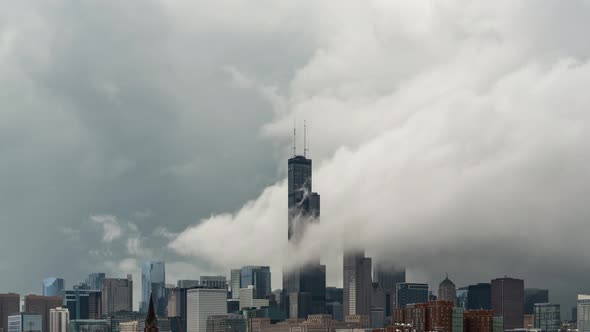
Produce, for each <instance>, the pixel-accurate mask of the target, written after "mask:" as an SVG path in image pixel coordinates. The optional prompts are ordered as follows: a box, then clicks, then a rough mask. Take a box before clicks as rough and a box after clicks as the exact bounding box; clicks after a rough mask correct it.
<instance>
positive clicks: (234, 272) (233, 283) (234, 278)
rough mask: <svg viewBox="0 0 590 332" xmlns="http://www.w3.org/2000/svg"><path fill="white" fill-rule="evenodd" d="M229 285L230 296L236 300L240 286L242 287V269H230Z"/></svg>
mask: <svg viewBox="0 0 590 332" xmlns="http://www.w3.org/2000/svg"><path fill="white" fill-rule="evenodd" d="M229 287H230V289H231V298H232V299H234V300H237V299H238V298H239V297H240V288H242V269H231V271H230V285H229Z"/></svg>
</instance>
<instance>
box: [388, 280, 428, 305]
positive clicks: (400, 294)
mask: <svg viewBox="0 0 590 332" xmlns="http://www.w3.org/2000/svg"><path fill="white" fill-rule="evenodd" d="M395 286H396V290H395V297H396V303H397V306H398V308H403V307H405V306H406V305H408V304H413V303H425V302H428V284H420V283H411V282H400V283H398V284H396V285H395Z"/></svg>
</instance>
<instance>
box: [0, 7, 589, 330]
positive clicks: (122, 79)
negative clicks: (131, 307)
mask: <svg viewBox="0 0 590 332" xmlns="http://www.w3.org/2000/svg"><path fill="white" fill-rule="evenodd" d="M0 6H1V9H0V101H1V103H2V104H1V105H2V106H1V111H0V154H1V156H2V157H1V158H0V183H1V188H2V189H1V190H0V223H1V225H2V231H1V232H0V252H1V253H2V254H1V255H0V275H1V280H2V283H0V291H3V292H7V291H16V292H20V293H23V294H24V293H39V292H40V288H41V285H40V284H41V279H42V278H43V277H47V276H61V277H64V278H65V279H66V284H67V286H68V287H71V286H72V285H74V284H75V283H77V282H79V281H80V280H82V278H83V277H84V275H86V274H88V273H90V272H96V271H104V272H107V273H108V274H109V275H111V276H124V275H125V274H126V273H133V274H134V278H135V280H136V293H135V294H136V296H135V302H138V301H139V300H140V299H139V292H137V290H138V286H139V285H140V282H139V281H140V279H139V269H140V264H141V261H143V260H147V259H163V260H166V263H167V270H168V271H167V272H168V274H167V278H168V280H169V281H170V282H171V283H174V282H175V281H176V279H178V278H198V276H199V275H200V274H206V273H207V274H209V273H215V274H218V273H221V274H228V271H229V268H231V267H239V266H241V265H247V264H265V265H271V267H272V272H273V288H278V287H279V286H280V282H279V281H280V279H281V267H282V265H283V263H284V261H285V254H286V249H287V243H286V224H287V220H286V219H287V211H286V206H287V197H286V185H285V182H284V179H285V174H286V158H288V156H289V154H290V146H291V140H292V138H291V133H292V126H293V122H294V121H296V122H297V123H298V125H299V130H300V132H301V129H302V122H303V119H306V120H307V121H308V124H309V135H308V137H309V142H310V156H311V157H312V158H313V160H314V190H315V191H318V192H319V193H320V194H321V198H322V211H321V215H322V216H321V223H320V225H319V226H318V227H315V228H314V229H312V230H311V232H310V234H311V235H310V236H307V237H306V238H305V240H304V242H303V244H302V246H301V247H300V248H296V250H298V252H300V254H301V255H300V256H301V257H307V256H308V255H309V254H310V253H312V252H317V251H319V252H321V253H322V254H323V257H322V258H323V262H324V263H325V264H327V266H328V283H329V284H331V285H339V284H341V279H342V276H341V271H342V266H341V264H342V262H341V256H340V253H341V250H342V249H343V248H344V247H350V246H354V247H363V248H366V250H367V253H368V254H370V255H371V256H373V257H375V258H376V259H378V260H382V261H383V260H386V261H390V262H393V263H397V264H403V265H406V266H408V268H409V277H410V279H411V280H412V281H418V282H429V283H431V285H432V286H433V288H436V287H437V285H438V282H440V281H441V280H442V279H443V278H444V275H445V272H448V273H449V276H450V278H451V279H452V280H454V281H455V283H456V284H457V285H458V286H464V285H467V284H469V283H474V282H484V281H489V280H490V279H492V278H495V277H501V276H504V275H510V276H514V277H519V278H523V279H525V285H526V286H527V287H544V288H549V289H550V299H551V300H552V301H554V302H557V303H561V304H562V305H563V306H564V309H567V308H568V307H570V306H571V305H573V303H574V297H575V295H576V294H577V293H578V292H590V285H588V283H587V276H588V274H589V273H590V259H589V258H588V257H590V256H588V245H587V242H588V240H587V238H588V236H590V231H589V230H588V220H589V217H590V205H589V204H588V203H587V202H586V201H587V198H588V197H589V194H590V173H589V171H588V166H587V165H588V163H589V161H590V150H589V149H588V142H590V137H589V135H590V128H589V127H590V113H589V106H590V94H589V93H588V91H587V90H588V87H589V86H590V63H589V62H588V57H589V55H590V43H588V41H587V39H588V38H587V36H586V33H587V32H588V31H590V2H588V1H576V0H572V1H544V0H537V1H532V0H531V1H519V2H515V1H494V2H490V1H479V2H475V3H474V2H471V1H452V2H451V1H421V2H418V1H389V0H387V1H386V0H373V1H367V0H362V1H361V0H357V1H353V0H351V1H337V2H336V1H274V0H261V1H245V0H212V1H189V0H186V1H184V0H174V1H170V0H159V1H158V0H148V1H141V2H137V1H115V0H113V1H98V0H83V1H79V0H69V1H68V0H51V1H37V2H28V1H10V2H4V3H3V4H1V5H0ZM299 138H300V141H299V146H300V148H301V146H302V143H301V136H299ZM300 150H301V149H300ZM568 317H569V316H568ZM568 317H564V318H568Z"/></svg>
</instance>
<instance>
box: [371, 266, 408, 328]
mask: <svg viewBox="0 0 590 332" xmlns="http://www.w3.org/2000/svg"><path fill="white" fill-rule="evenodd" d="M375 277H376V279H377V280H376V281H377V282H378V283H379V285H380V286H381V287H383V290H384V291H385V316H388V317H389V316H391V312H392V310H393V308H395V285H396V284H397V283H400V282H406V269H404V268H399V267H396V266H393V265H391V264H384V263H377V265H376V266H375Z"/></svg>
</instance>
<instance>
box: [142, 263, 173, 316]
mask: <svg viewBox="0 0 590 332" xmlns="http://www.w3.org/2000/svg"><path fill="white" fill-rule="evenodd" d="M152 294H153V296H154V305H155V308H156V315H158V316H162V317H164V316H166V304H167V303H168V301H167V299H166V267H165V265H164V262H144V263H143V266H142V269H141V305H140V311H141V312H143V313H147V310H148V304H149V300H150V296H151V295H152Z"/></svg>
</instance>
